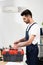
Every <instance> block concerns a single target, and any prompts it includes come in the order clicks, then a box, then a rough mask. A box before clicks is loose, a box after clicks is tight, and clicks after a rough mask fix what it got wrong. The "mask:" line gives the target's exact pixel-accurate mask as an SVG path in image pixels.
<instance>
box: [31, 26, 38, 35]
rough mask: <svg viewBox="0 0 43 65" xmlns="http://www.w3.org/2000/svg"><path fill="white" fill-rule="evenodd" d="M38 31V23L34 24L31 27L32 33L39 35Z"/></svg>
mask: <svg viewBox="0 0 43 65" xmlns="http://www.w3.org/2000/svg"><path fill="white" fill-rule="evenodd" d="M37 33H38V26H37V25H34V26H33V27H32V28H31V32H30V35H37Z"/></svg>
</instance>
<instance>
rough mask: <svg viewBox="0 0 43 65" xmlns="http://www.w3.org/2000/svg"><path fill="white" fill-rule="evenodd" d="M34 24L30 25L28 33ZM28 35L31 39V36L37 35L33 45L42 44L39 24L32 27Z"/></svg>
mask: <svg viewBox="0 0 43 65" xmlns="http://www.w3.org/2000/svg"><path fill="white" fill-rule="evenodd" d="M32 24H33V23H32ZM32 24H29V25H28V28H27V31H28V29H29V27H30V26H31V25H32ZM28 35H29V38H30V36H31V35H35V38H34V40H33V42H32V44H34V45H35V44H36V43H38V44H40V27H39V25H38V24H34V25H33V26H32V27H31V29H30V30H29V33H28Z"/></svg>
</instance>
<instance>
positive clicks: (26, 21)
mask: <svg viewBox="0 0 43 65" xmlns="http://www.w3.org/2000/svg"><path fill="white" fill-rule="evenodd" d="M22 17H23V21H24V22H25V23H26V24H28V23H30V16H29V15H28V16H25V15H24V16H22Z"/></svg>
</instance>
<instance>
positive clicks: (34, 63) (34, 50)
mask: <svg viewBox="0 0 43 65" xmlns="http://www.w3.org/2000/svg"><path fill="white" fill-rule="evenodd" d="M34 24H36V23H33V24H32V25H31V26H30V27H29V29H28V31H27V29H26V41H27V40H28V39H29V35H28V33H29V30H30V29H31V27H32V26H33V25H34ZM27 28H28V27H27ZM26 58H27V60H26V63H27V64H28V65H38V46H37V44H35V45H33V44H31V45H29V46H26Z"/></svg>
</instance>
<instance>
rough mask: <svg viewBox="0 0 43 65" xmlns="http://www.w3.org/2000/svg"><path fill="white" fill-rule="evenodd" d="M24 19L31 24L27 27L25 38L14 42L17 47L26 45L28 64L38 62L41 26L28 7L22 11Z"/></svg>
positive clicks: (33, 64)
mask: <svg viewBox="0 0 43 65" xmlns="http://www.w3.org/2000/svg"><path fill="white" fill-rule="evenodd" d="M21 16H22V17H23V21H24V22H25V23H26V24H29V25H28V26H27V28H26V35H25V38H22V39H20V40H18V41H16V42H15V43H14V47H15V48H19V47H24V46H26V58H27V60H26V63H27V65H37V64H38V45H37V44H38V43H39V40H40V39H39V36H40V33H39V31H40V30H39V26H38V24H37V23H36V22H34V20H33V18H32V12H31V11H30V10H28V9H26V10H24V11H23V12H22V13H21Z"/></svg>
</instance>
